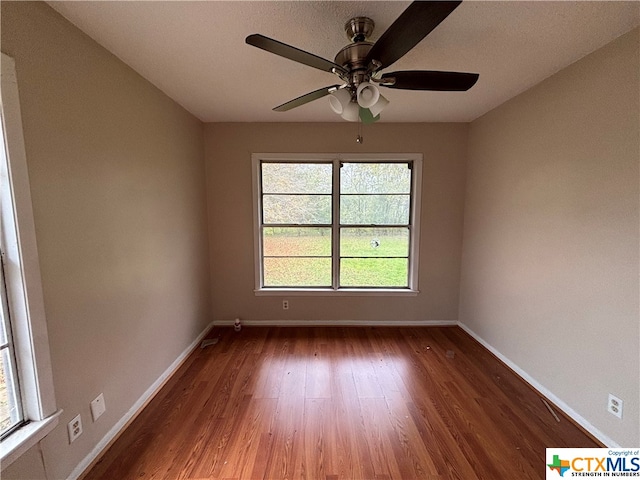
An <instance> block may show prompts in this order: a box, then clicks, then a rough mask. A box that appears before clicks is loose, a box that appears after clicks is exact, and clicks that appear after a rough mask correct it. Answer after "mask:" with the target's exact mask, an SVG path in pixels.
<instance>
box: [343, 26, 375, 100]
mask: <svg viewBox="0 0 640 480" xmlns="http://www.w3.org/2000/svg"><path fill="white" fill-rule="evenodd" d="M374 27H375V23H374V22H373V20H371V19H370V18H368V17H354V18H352V19H350V20H349V21H348V22H347V23H345V25H344V30H345V32H346V34H347V38H349V39H350V40H351V41H352V42H353V43H350V44H349V45H347V46H346V47H344V48H343V49H342V50H340V51H339V52H338V54H337V55H336V58H335V60H334V62H335V63H337V64H338V65H340V66H341V67H343V68H344V69H345V70H346V71H347V72H348V78H345V81H347V82H348V83H349V86H350V87H352V88H357V87H358V85H360V83H362V82H365V81H368V80H369V75H368V72H367V68H368V65H367V63H366V61H365V60H366V58H367V54H368V53H369V50H371V47H373V43H371V42H368V41H367V38H369V37H370V36H371V34H372V33H373V29H374Z"/></svg>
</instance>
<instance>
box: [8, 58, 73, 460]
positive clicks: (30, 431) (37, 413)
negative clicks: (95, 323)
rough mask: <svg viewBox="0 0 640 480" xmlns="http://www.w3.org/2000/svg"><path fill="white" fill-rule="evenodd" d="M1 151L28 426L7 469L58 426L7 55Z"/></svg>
mask: <svg viewBox="0 0 640 480" xmlns="http://www.w3.org/2000/svg"><path fill="white" fill-rule="evenodd" d="M1 66H2V68H1V77H2V78H1V83H2V90H1V91H2V96H1V101H0V109H1V111H2V122H3V125H2V127H3V131H4V145H3V147H2V148H0V176H1V177H2V178H1V185H2V187H0V196H1V197H0V200H1V208H2V229H1V230H2V234H3V235H4V237H3V239H2V244H3V245H4V248H5V249H6V251H5V252H4V254H5V280H6V283H7V300H8V304H9V310H10V311H11V326H12V330H13V337H14V345H15V353H16V362H17V368H18V377H19V381H20V393H21V399H22V408H23V412H24V419H25V421H26V423H25V424H24V425H23V426H22V427H20V428H18V429H17V430H15V431H14V432H12V433H11V434H10V435H8V436H7V437H6V438H5V439H3V440H2V442H0V466H1V469H2V470H4V469H5V468H6V467H7V466H9V465H10V464H11V463H12V462H13V461H14V460H16V459H17V458H18V457H19V456H20V455H22V454H23V453H24V452H26V451H27V450H28V449H29V448H31V447H32V446H34V445H35V444H36V443H38V442H39V441H40V440H42V439H43V438H44V437H45V436H46V435H47V434H48V433H49V432H51V430H53V429H54V428H55V426H56V425H57V424H58V418H59V416H60V414H61V413H62V411H60V410H57V407H56V400H55V392H54V386H53V374H52V368H51V356H50V351H49V338H48V333H47V323H46V318H45V309H44V298H43V293H42V279H41V276H40V262H39V258H38V249H37V245H36V235H35V225H34V220H33V209H32V204H31V191H30V187H29V174H28V170H27V159H26V152H25V148H24V137H23V133H22V116H21V113H20V100H19V96H18V84H17V78H16V69H15V61H14V60H13V59H12V58H11V57H9V56H7V55H5V54H4V53H3V54H2V63H1Z"/></svg>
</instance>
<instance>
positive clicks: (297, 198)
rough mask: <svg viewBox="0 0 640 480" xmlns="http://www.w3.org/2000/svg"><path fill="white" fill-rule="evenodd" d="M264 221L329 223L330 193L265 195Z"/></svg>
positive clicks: (263, 200) (263, 204)
mask: <svg viewBox="0 0 640 480" xmlns="http://www.w3.org/2000/svg"><path fill="white" fill-rule="evenodd" d="M262 214H263V222H264V223H266V224H269V223H271V224H273V223H284V224H305V223H307V224H308V223H310V224H329V223H331V196H330V195H264V196H263V198H262Z"/></svg>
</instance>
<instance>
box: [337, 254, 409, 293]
mask: <svg viewBox="0 0 640 480" xmlns="http://www.w3.org/2000/svg"><path fill="white" fill-rule="evenodd" d="M408 285H409V260H408V259H406V258H342V259H340V286H342V287H407V286H408Z"/></svg>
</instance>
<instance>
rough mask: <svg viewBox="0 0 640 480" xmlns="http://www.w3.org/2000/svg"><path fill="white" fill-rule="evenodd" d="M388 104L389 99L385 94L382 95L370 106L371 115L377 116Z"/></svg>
mask: <svg viewBox="0 0 640 480" xmlns="http://www.w3.org/2000/svg"><path fill="white" fill-rule="evenodd" d="M387 105H389V100H387V99H386V98H385V97H384V96H383V95H380V96H379V97H378V101H377V102H376V103H374V104H373V105H371V106H370V107H369V110H371V115H373V116H374V117H377V116H378V115H380V113H381V112H382V110H384V108H385V107H386V106H387Z"/></svg>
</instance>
